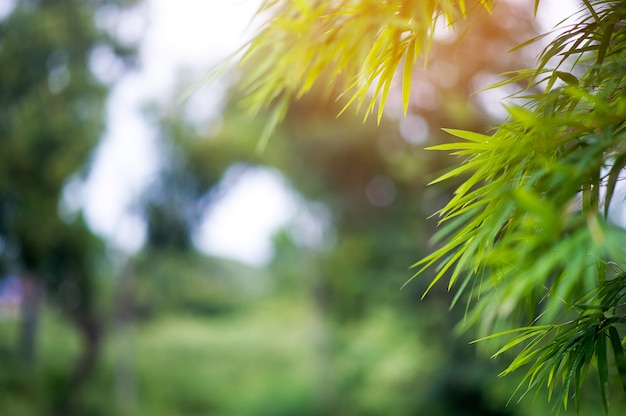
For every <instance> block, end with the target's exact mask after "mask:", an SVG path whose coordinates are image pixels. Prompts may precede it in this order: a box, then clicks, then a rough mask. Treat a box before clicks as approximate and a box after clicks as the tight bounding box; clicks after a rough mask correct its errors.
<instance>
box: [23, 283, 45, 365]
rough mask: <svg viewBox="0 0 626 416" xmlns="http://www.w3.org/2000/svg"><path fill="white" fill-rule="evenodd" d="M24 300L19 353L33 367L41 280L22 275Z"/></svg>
mask: <svg viewBox="0 0 626 416" xmlns="http://www.w3.org/2000/svg"><path fill="white" fill-rule="evenodd" d="M20 283H21V286H22V301H21V305H20V315H21V316H20V332H19V341H18V342H19V344H18V353H19V357H20V359H21V361H22V363H23V364H25V365H26V366H28V367H32V366H33V365H34V363H35V358H36V357H35V353H36V351H35V348H36V343H37V330H38V324H39V310H40V303H41V295H42V289H41V285H40V284H39V282H37V281H36V280H35V279H33V278H32V277H30V276H27V275H25V274H22V275H21V276H20Z"/></svg>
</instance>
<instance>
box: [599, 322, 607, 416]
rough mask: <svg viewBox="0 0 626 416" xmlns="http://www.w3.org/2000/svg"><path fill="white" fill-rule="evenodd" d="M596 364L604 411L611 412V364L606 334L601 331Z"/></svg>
mask: <svg viewBox="0 0 626 416" xmlns="http://www.w3.org/2000/svg"><path fill="white" fill-rule="evenodd" d="M596 365H597V366H598V378H599V381H600V396H601V397H602V405H603V407H604V413H605V414H607V415H608V414H609V396H608V391H607V388H608V385H609V364H608V361H607V358H606V335H605V334H603V333H600V335H599V336H598V341H597V342H596Z"/></svg>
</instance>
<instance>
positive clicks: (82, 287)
mask: <svg viewBox="0 0 626 416" xmlns="http://www.w3.org/2000/svg"><path fill="white" fill-rule="evenodd" d="M140 3H141V2H139V1H133V0H128V1H123V0H91V1H84V0H55V1H45V0H42V1H34V0H30V1H27V0H22V1H15V2H9V3H8V4H9V5H8V6H7V7H6V12H5V13H4V15H3V17H2V18H1V19H0V272H1V273H0V276H1V279H0V415H7V416H21V415H25V416H29V415H164V416H170V415H172V416H174V415H485V416H488V415H544V414H546V413H548V412H550V411H551V410H552V406H553V405H552V404H549V403H547V401H546V398H545V397H538V398H536V400H535V401H533V400H532V398H525V399H524V400H522V401H521V402H520V403H519V404H517V403H516V401H515V400H513V401H512V403H511V404H509V405H508V406H507V402H508V400H509V398H510V396H511V394H512V393H513V391H514V389H515V387H516V385H517V382H518V381H519V380H518V379H517V378H516V377H515V376H512V377H507V378H504V379H499V378H498V377H497V374H498V373H499V371H501V370H502V369H503V368H504V366H505V362H503V361H493V360H489V358H488V356H487V355H484V354H481V352H480V349H478V348H477V347H476V346H474V345H469V341H471V339H472V338H471V334H466V333H460V332H459V331H455V329H454V326H455V323H456V322H458V321H459V320H462V316H463V312H464V311H463V306H462V304H460V305H459V306H457V307H456V308H454V309H452V310H450V309H449V305H450V303H451V301H452V294H451V293H449V292H447V291H446V288H445V285H440V286H437V287H435V288H434V289H433V290H432V291H431V292H430V294H429V295H428V296H427V297H426V298H425V299H424V300H421V299H420V298H421V296H422V294H423V292H424V290H425V289H426V287H427V283H428V280H427V279H424V278H420V279H419V280H416V281H411V282H410V283H409V284H407V285H406V286H404V287H403V285H404V284H405V283H406V282H407V280H409V279H410V277H411V276H412V274H413V272H412V271H411V270H410V269H409V267H410V265H411V264H412V263H413V262H415V261H417V260H418V259H419V258H420V257H421V256H423V255H424V254H426V253H427V252H428V251H429V250H431V249H432V247H433V245H432V244H433V243H432V242H431V241H430V236H431V235H432V233H433V230H434V227H435V225H436V218H435V219H429V216H430V215H431V214H432V213H434V212H436V210H437V209H438V208H440V207H441V206H442V205H443V202H444V201H445V200H446V199H447V198H448V197H449V196H450V195H451V193H452V192H453V189H452V188H450V186H451V185H450V184H448V185H446V186H448V187H441V186H431V187H427V183H428V182H429V181H430V180H432V179H433V178H434V177H436V175H437V174H438V173H441V172H442V171H443V170H445V169H446V168H448V167H450V166H452V165H453V164H454V163H455V162H456V159H454V158H453V157H449V156H446V155H442V154H438V153H432V152H431V153H429V152H425V151H424V150H422V149H423V148H424V147H426V146H428V145H432V144H435V143H440V142H443V141H445V140H447V138H446V136H445V134H444V133H443V132H441V131H440V129H439V128H440V127H454V128H460V129H469V130H474V131H487V129H488V126H489V125H491V124H492V123H493V122H494V120H496V119H497V117H498V115H499V114H500V113H499V111H498V108H499V106H500V104H499V103H498V101H497V99H496V100H494V99H493V97H491V96H487V98H485V96H484V95H473V92H474V91H476V90H477V89H479V88H481V87H484V86H485V85H486V84H487V83H488V82H492V81H494V80H495V79H497V78H496V76H497V74H499V73H501V72H503V71H507V70H512V69H515V68H519V67H524V66H526V65H528V61H527V60H528V57H527V56H526V55H523V54H510V55H507V54H506V51H507V50H508V49H509V48H511V47H513V46H515V45H516V44H518V43H520V42H522V41H524V40H525V39H527V38H530V37H531V36H533V34H534V33H535V32H536V28H535V24H534V23H533V19H532V13H531V10H530V8H529V7H523V6H520V5H519V4H518V3H519V2H517V3H516V2H512V3H507V2H502V4H500V5H499V7H498V8H497V9H496V13H495V14H494V15H492V16H488V15H486V14H485V15H483V16H480V18H479V19H476V20H474V21H473V23H471V25H470V24H468V25H467V26H468V27H467V28H466V29H467V30H468V31H469V33H470V34H469V35H467V36H466V34H465V33H464V31H463V30H461V31H459V32H458V33H456V34H448V35H446V36H443V37H441V38H437V39H436V42H435V45H434V46H433V50H432V52H431V62H432V65H431V66H430V69H428V70H424V71H417V72H416V73H415V82H414V85H415V94H414V96H413V97H414V98H413V101H412V102H411V106H410V112H409V115H408V117H407V118H406V119H403V118H402V117H400V115H399V114H394V110H393V108H391V111H390V115H389V116H388V117H387V118H385V119H384V120H383V122H382V123H381V125H380V126H377V125H376V122H375V121H367V122H365V123H363V122H362V116H357V115H352V114H346V115H344V116H342V117H340V118H336V114H337V113H338V111H339V110H340V109H341V108H342V106H343V105H342V103H341V102H334V101H333V100H331V99H329V97H326V96H323V95H321V94H316V93H315V92H314V93H312V94H309V95H308V96H306V97H303V98H301V99H299V100H294V102H293V105H292V107H291V109H290V110H289V113H288V114H287V117H286V120H285V122H284V123H283V124H282V125H281V126H280V128H279V130H278V131H277V133H276V135H275V136H274V137H273V138H272V139H271V141H270V143H269V145H268V146H267V148H266V149H264V150H263V151H258V150H257V143H258V137H259V135H260V132H261V131H262V129H263V126H264V121H263V115H261V117H258V118H256V119H254V120H252V119H250V118H248V117H247V116H246V114H245V111H244V110H243V109H242V105H241V102H240V98H241V97H238V96H237V95H236V93H234V92H227V94H226V97H225V99H224V105H223V108H222V111H221V113H220V115H219V116H218V117H215V118H214V119H211V120H208V121H205V122H204V123H200V124H199V123H197V122H192V121H190V120H189V119H188V117H186V114H187V111H186V110H187V109H186V108H185V104H176V103H175V104H172V105H171V106H167V105H163V104H162V103H161V104H150V103H147V104H146V110H145V113H144V117H145V118H146V120H147V121H148V122H149V123H151V125H153V126H154V127H155V129H156V131H157V132H158V139H157V143H156V147H157V149H158V152H157V153H158V154H159V156H160V158H161V160H160V161H159V162H160V164H159V171H158V173H157V174H156V175H155V176H154V177H153V178H152V181H151V182H150V183H149V184H147V186H146V187H145V189H144V190H143V191H142V192H138V193H137V195H135V203H134V206H135V211H136V213H137V214H138V215H139V216H140V217H141V218H142V221H143V223H144V224H145V227H146V238H145V244H144V245H143V246H142V248H141V249H140V250H139V251H137V252H134V253H126V252H123V251H120V250H118V249H115V248H113V247H114V246H113V245H112V244H110V242H108V241H106V240H105V239H103V237H101V236H98V235H96V234H94V233H93V232H92V231H91V230H90V228H89V227H88V225H87V223H86V221H85V220H84V218H83V217H84V216H83V214H82V213H81V212H80V210H78V211H76V210H69V209H68V208H67V207H65V206H64V205H63V201H64V194H65V193H67V192H68V189H69V188H70V187H71V186H74V185H75V183H76V182H77V181H78V182H80V181H84V179H85V177H86V175H87V174H88V172H89V168H90V166H91V165H92V164H93V160H94V157H95V156H94V154H95V153H94V152H95V149H96V148H97V146H98V144H99V142H100V140H101V137H102V135H103V133H104V131H105V130H106V129H107V128H108V126H107V124H106V122H107V117H106V106H105V103H106V99H107V96H108V94H109V93H110V92H111V90H112V88H113V86H114V82H104V81H102V79H99V78H98V77H97V76H95V75H94V73H93V72H94V71H93V67H92V66H93V65H90V60H92V59H93V56H94V53H96V52H98V53H101V54H102V53H103V51H104V52H105V53H106V54H108V55H107V56H109V58H111V59H114V60H115V61H116V62H117V64H118V68H122V69H121V70H120V71H122V72H132V71H136V70H137V69H136V62H137V47H138V45H137V44H131V43H128V42H124V41H120V39H118V38H116V36H115V35H114V34H113V33H110V32H109V31H107V30H105V29H103V28H102V27H101V26H98V25H96V20H97V19H96V17H97V16H100V17H101V16H102V13H103V11H106V12H108V13H109V15H110V13H111V11H112V10H114V11H115V13H118V14H122V13H126V10H128V9H130V10H135V12H136V10H137V7H139V6H140ZM470 26H471V27H470ZM201 53H202V51H198V54H201ZM240 70H241V71H246V70H253V69H251V68H240ZM181 77H182V75H181ZM235 82H236V78H235ZM181 84H183V82H181ZM177 94H182V91H179V92H177ZM396 94H397V93H396ZM490 97H491V98H490ZM396 98H397V97H396ZM391 101H393V97H391V98H390V102H391ZM391 107H393V106H391ZM395 112H396V113H398V112H399V111H398V110H396V111H395ZM258 168H263V169H271V172H274V173H277V174H279V175H280V176H281V177H282V178H283V179H284V180H285V182H286V183H288V184H289V186H290V187H291V188H292V189H293V190H294V192H295V193H297V195H298V198H300V199H301V201H303V202H302V205H303V207H305V210H306V212H307V218H308V220H307V221H308V222H306V221H305V222H304V223H303V222H302V221H301V222H297V221H293V222H292V223H288V224H287V225H285V226H284V227H283V228H282V229H281V230H279V231H278V232H277V233H276V234H275V235H274V237H273V249H274V255H273V257H272V259H271V261H270V262H269V263H268V264H267V265H265V266H250V265H246V264H242V263H238V262H236V261H233V260H229V259H226V258H218V257H215V256H208V255H206V254H203V253H202V252H201V251H200V250H199V249H198V248H197V247H196V245H195V244H194V241H195V240H194V236H195V233H196V231H197V229H198V228H199V227H200V225H201V223H202V220H203V218H204V216H205V214H206V212H207V210H210V209H211V208H212V207H214V206H215V205H216V204H217V203H219V201H220V199H221V198H222V197H223V195H224V194H227V193H228V187H227V186H225V185H224V181H223V179H224V177H225V176H227V175H231V176H232V175H233V174H235V175H236V174H239V175H241V174H243V173H245V172H250V171H254V169H258ZM233 172H234V173H233ZM303 224H304V225H303ZM593 388H594V386H593V383H591V382H590V390H592V389H593ZM614 406H619V404H618V403H615V404H614ZM557 407H558V404H557ZM599 409H600V405H599V402H598V401H597V400H596V399H595V396H594V394H593V393H591V394H589V395H588V396H586V397H584V398H583V406H582V410H581V414H589V415H592V414H597V413H598V412H599Z"/></svg>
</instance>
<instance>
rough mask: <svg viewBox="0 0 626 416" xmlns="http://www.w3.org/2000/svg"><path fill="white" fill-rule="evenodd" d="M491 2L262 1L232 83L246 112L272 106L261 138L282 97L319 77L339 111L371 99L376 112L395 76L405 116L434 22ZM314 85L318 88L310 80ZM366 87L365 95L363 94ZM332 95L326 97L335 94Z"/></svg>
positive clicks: (283, 106) (284, 101) (284, 102)
mask: <svg viewBox="0 0 626 416" xmlns="http://www.w3.org/2000/svg"><path fill="white" fill-rule="evenodd" d="M492 3H493V1H492V0H473V1H466V0H446V1H444V0H432V1H423V0H386V1H382V2H381V1H373V0H336V1H319V0H316V1H314V0H296V1H281V0H265V1H264V2H263V4H262V6H261V9H260V10H259V14H264V13H269V14H271V17H270V18H269V19H268V21H267V22H266V23H265V24H264V25H263V26H262V27H261V29H260V32H259V34H258V35H257V36H256V37H255V38H254V39H252V41H251V42H250V43H249V44H248V45H247V48H246V52H245V54H244V55H243V57H242V59H241V62H242V64H244V65H248V66H250V67H251V70H248V71H246V73H245V75H244V78H243V79H242V80H241V81H240V84H239V88H241V89H242V90H243V91H244V92H245V94H246V95H247V100H246V101H245V102H244V104H245V106H246V107H247V108H249V109H250V111H251V112H252V113H253V114H256V113H258V112H259V111H260V110H261V109H262V108H264V107H270V106H273V107H274V109H275V110H274V112H273V113H272V116H271V118H270V120H268V124H267V128H266V132H265V133H264V139H263V140H262V141H264V140H266V139H267V136H269V134H270V133H271V132H272V131H273V129H274V128H275V126H276V125H277V124H278V123H279V122H280V121H281V120H282V118H283V117H284V115H285V113H286V111H287V106H288V103H289V102H290V100H291V99H292V98H293V97H294V96H295V97H296V98H299V97H301V96H303V95H304V94H306V93H307V92H309V91H310V90H311V88H312V87H313V86H314V85H315V84H319V81H320V80H323V82H324V85H323V86H321V88H322V89H323V90H324V91H326V93H327V94H329V95H331V94H333V93H334V92H335V91H336V90H337V89H338V90H341V91H343V93H342V94H341V96H342V97H343V98H345V101H346V104H345V107H344V110H345V109H346V108H347V107H349V106H350V105H352V104H356V105H357V108H358V109H361V108H362V107H366V111H365V117H367V116H368V115H369V114H370V113H372V112H373V110H374V107H375V105H376V102H377V101H380V103H379V107H378V114H377V116H378V120H379V121H380V118H381V117H382V112H383V108H384V106H385V102H386V100H387V97H388V94H389V91H390V88H391V85H392V81H393V80H394V77H395V75H396V73H397V72H399V71H401V73H402V103H403V107H404V112H405V113H406V111H407V108H408V103H409V95H410V91H411V76H412V73H413V71H412V69H413V67H414V65H416V64H417V61H418V58H419V57H420V56H427V54H428V49H429V47H430V44H431V41H432V35H433V33H434V28H435V26H436V24H437V21H439V20H443V21H445V22H446V23H447V24H448V25H451V26H452V25H454V23H455V22H456V21H458V20H460V19H463V18H465V17H466V16H467V15H468V13H469V12H470V11H471V10H472V9H475V8H484V9H487V10H489V11H490V10H491V8H492ZM318 87H320V86H319V85H318ZM372 91H373V94H371V93H372ZM342 97H333V98H337V99H338V98H342Z"/></svg>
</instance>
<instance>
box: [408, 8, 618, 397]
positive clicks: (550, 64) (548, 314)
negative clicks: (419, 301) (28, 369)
mask: <svg viewBox="0 0 626 416" xmlns="http://www.w3.org/2000/svg"><path fill="white" fill-rule="evenodd" d="M584 3H585V6H584V10H583V11H582V12H581V15H582V18H581V19H580V20H579V21H578V22H576V23H574V24H571V25H568V26H565V31H564V32H563V33H562V34H561V35H559V36H558V37H557V38H556V39H555V40H553V41H552V42H550V43H549V45H548V46H547V47H546V49H545V50H544V51H543V53H542V54H541V55H540V56H539V59H538V64H537V67H536V68H534V69H532V70H526V71H519V72H518V73H516V74H510V75H511V76H510V77H509V78H508V80H507V81H506V82H509V83H513V82H515V83H518V82H520V81H521V80H523V81H525V82H526V83H527V85H528V88H527V89H525V90H523V91H521V92H520V93H518V94H517V98H518V99H519V100H518V101H522V102H523V104H517V105H507V106H506V110H507V112H508V114H509V117H508V119H507V121H505V122H504V123H503V124H501V125H500V126H498V127H497V128H496V129H495V130H494V131H493V132H492V134H490V135H483V134H478V133H474V132H467V131H458V130H447V131H448V132H449V133H450V134H452V135H454V136H456V137H458V138H461V139H463V140H462V141H459V142H456V143H448V144H443V145H438V146H434V147H433V148H432V149H436V150H444V151H450V150H452V151H453V154H454V155H457V156H460V157H462V158H463V161H462V162H461V163H460V165H458V166H457V167H456V168H454V169H453V170H452V171H450V172H448V173H446V174H444V175H442V176H441V177H440V178H438V179H437V180H435V181H434V182H435V183H436V182H440V181H444V180H448V179H450V178H455V177H461V178H464V181H463V183H462V184H461V185H460V186H459V187H458V188H457V190H456V192H455V195H454V197H453V198H452V199H451V200H450V201H449V202H448V204H447V205H446V206H445V207H444V208H443V209H442V210H440V211H439V215H440V218H441V219H440V224H441V228H440V230H439V232H438V234H437V235H436V241H438V242H441V244H440V247H439V248H438V249H437V250H436V251H434V252H433V253H432V254H430V255H429V256H427V257H426V258H424V259H422V260H421V261H419V262H417V263H416V264H415V266H416V267H419V270H418V273H417V274H420V273H421V272H423V271H424V270H425V269H427V268H430V267H437V274H436V276H435V278H434V280H433V281H432V283H431V287H432V285H434V284H436V283H437V282H438V281H440V280H441V279H442V278H444V276H449V283H448V285H449V287H450V288H451V287H452V286H458V289H457V295H456V298H455V301H456V300H458V299H459V298H460V297H461V296H463V295H466V297H467V299H468V320H469V322H470V323H480V324H481V327H482V329H483V330H487V331H490V330H492V328H494V326H495V327H501V326H502V325H505V326H508V325H511V324H512V325H519V324H520V323H522V324H526V325H528V324H530V326H523V327H522V328H519V329H517V330H514V331H516V333H517V335H516V337H515V338H514V339H513V340H512V341H511V342H509V343H508V344H506V345H505V346H504V347H503V348H502V349H501V350H500V351H499V352H498V353H496V355H499V354H500V353H501V352H503V351H506V350H508V349H510V348H512V347H513V346H516V345H518V344H521V343H526V344H525V345H526V346H525V347H524V349H523V350H522V352H521V353H520V354H519V355H518V356H517V358H516V359H515V360H514V361H513V363H512V364H511V366H510V367H509V368H508V369H507V370H506V371H505V373H509V372H511V371H513V370H515V369H517V368H519V367H521V366H523V365H524V364H528V363H530V362H534V364H532V365H531V366H530V369H529V370H528V373H527V375H526V378H525V381H528V383H529V389H533V388H535V387H541V386H542V385H544V384H545V385H547V386H548V388H549V392H550V396H552V392H553V390H554V389H555V388H557V380H560V383H561V384H560V388H561V389H562V390H561V393H560V397H561V399H562V401H563V403H564V404H565V405H567V392H568V391H569V389H570V386H571V385H573V386H575V392H576V394H575V396H576V397H577V398H578V396H579V393H580V388H581V385H582V384H581V383H582V379H583V378H584V375H585V374H586V371H587V368H588V367H589V364H590V363H591V362H592V361H595V362H596V365H597V367H598V369H599V373H600V379H601V386H602V396H603V399H604V402H605V408H607V409H608V404H607V403H608V402H607V401H608V399H607V391H606V387H605V385H606V381H607V376H606V374H607V364H606V339H607V337H608V338H609V340H610V342H611V345H612V348H613V351H614V355H615V358H616V363H617V365H618V370H619V369H620V368H621V367H620V366H621V364H620V363H621V362H622V360H623V348H622V347H621V339H620V336H619V333H618V328H619V327H620V326H622V325H623V323H624V320H623V318H622V317H621V316H618V315H615V314H613V315H607V314H606V311H607V310H609V309H610V308H615V307H616V305H613V304H610V305H608V306H607V305H605V304H603V301H605V300H606V299H607V296H608V295H607V293H608V294H616V293H619V294H620V296H621V290H622V289H623V287H622V286H619V284H618V283H619V282H622V279H623V274H619V273H621V270H622V268H623V266H624V264H625V261H626V253H625V251H624V249H625V248H624V245H623V242H624V241H626V238H625V237H626V234H625V232H624V230H623V229H622V228H621V227H619V226H618V225H616V224H614V223H613V222H611V221H610V217H609V207H610V206H611V205H612V201H613V199H614V197H615V189H616V184H617V182H618V181H619V179H620V174H621V172H622V171H623V169H624V167H625V166H626V146H625V140H624V139H625V137H626V136H625V128H626V127H625V122H626V97H625V96H624V88H625V87H626V77H625V75H626V44H625V42H626V30H625V26H626V25H624V24H623V22H625V21H626V10H624V8H623V2H622V1H596V2H589V1H585V2H584ZM537 39H538V38H536V39H535V40H537ZM567 66H569V68H570V69H569V71H566V70H564V67H567ZM537 91H538V92H537ZM607 264H613V265H614V266H613V268H616V270H617V271H618V272H619V273H618V274H617V277H615V276H616V272H615V271H614V270H609V269H607ZM616 285H617V286H616ZM593 293H604V295H602V296H600V295H597V296H590V294H593ZM618 297H619V296H618ZM590 298H591V299H593V302H598V304H597V305H596V306H595V308H596V309H598V311H599V312H597V313H595V314H589V313H588V308H583V310H582V312H579V313H578V315H576V310H575V307H578V306H580V302H581V301H580V299H590ZM593 302H592V304H593ZM609 303H610V302H609ZM520 312H522V313H520ZM572 314H573V315H574V316H575V318H574V319H573V320H567V319H571V316H572ZM562 319H566V320H567V321H566V323H558V322H559V320H562ZM555 322H556V323H555ZM506 334H509V332H506V331H505V332H503V333H500V334H496V336H499V335H506ZM492 337H493V336H492ZM492 337H487V338H492ZM548 339H549V340H548ZM622 369H623V368H622ZM620 374H621V375H622V376H623V373H622V370H620ZM572 383H573V384H572Z"/></svg>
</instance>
